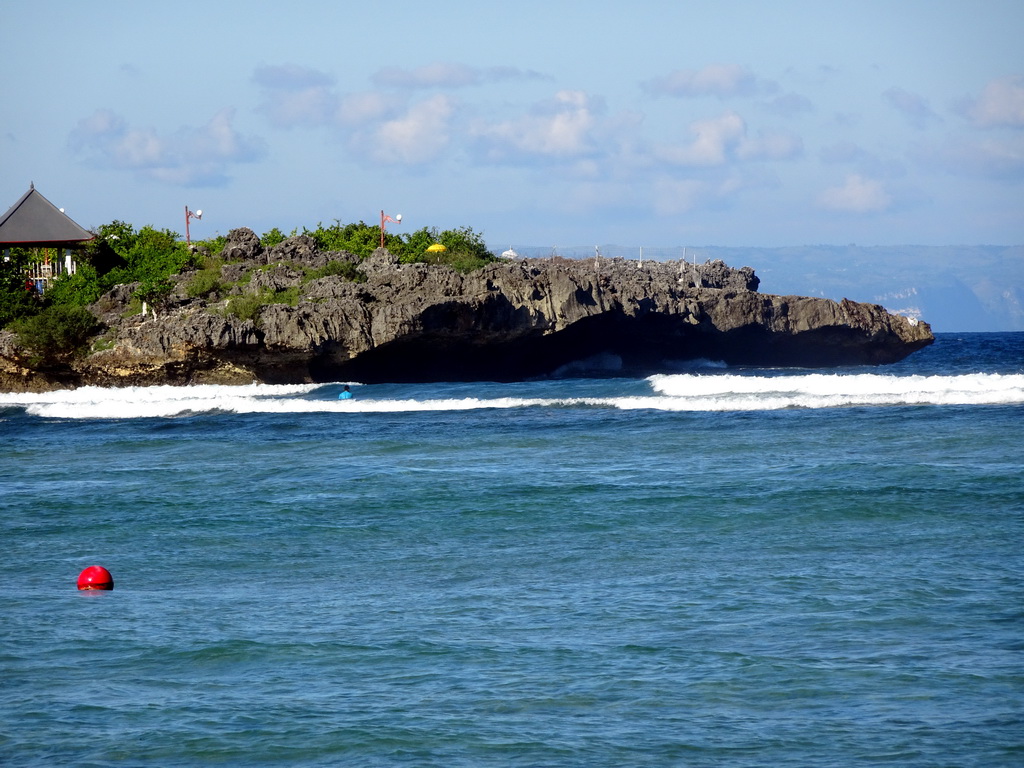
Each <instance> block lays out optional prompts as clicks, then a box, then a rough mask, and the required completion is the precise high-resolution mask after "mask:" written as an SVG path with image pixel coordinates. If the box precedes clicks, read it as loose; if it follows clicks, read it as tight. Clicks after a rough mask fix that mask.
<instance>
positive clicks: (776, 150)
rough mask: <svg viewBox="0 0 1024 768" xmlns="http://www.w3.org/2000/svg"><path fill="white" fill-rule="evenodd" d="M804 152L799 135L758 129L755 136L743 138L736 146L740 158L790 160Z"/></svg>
mask: <svg viewBox="0 0 1024 768" xmlns="http://www.w3.org/2000/svg"><path fill="white" fill-rule="evenodd" d="M803 152H804V143H803V141H802V140H801V139H800V137H799V136H794V135H793V134H790V133H766V132H763V131H759V132H758V134H757V137H756V138H753V139H749V138H744V139H743V141H741V142H740V144H739V146H738V147H737V148H736V156H737V157H738V158H740V159H741V160H791V159H793V158H796V157H799V156H800V155H802V154H803Z"/></svg>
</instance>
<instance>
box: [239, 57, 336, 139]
mask: <svg viewBox="0 0 1024 768" xmlns="http://www.w3.org/2000/svg"><path fill="white" fill-rule="evenodd" d="M252 79H253V81H254V82H255V83H257V84H258V85H259V86H260V87H261V88H262V89H263V103H262V104H260V106H259V107H258V108H257V109H258V111H259V112H262V113H263V114H265V115H266V116H267V118H268V119H269V120H270V122H271V123H272V124H273V125H276V126H278V127H281V128H291V127H295V126H310V125H324V124H326V123H329V122H330V121H331V119H332V118H333V116H334V115H335V114H336V113H337V111H338V96H337V94H336V93H335V91H334V78H333V77H331V76H330V75H328V74H326V73H324V72H320V71H317V70H315V69H308V68H306V67H299V66H296V65H293V64H285V65H281V66H264V67H259V68H257V69H256V71H255V72H254V73H253V77H252Z"/></svg>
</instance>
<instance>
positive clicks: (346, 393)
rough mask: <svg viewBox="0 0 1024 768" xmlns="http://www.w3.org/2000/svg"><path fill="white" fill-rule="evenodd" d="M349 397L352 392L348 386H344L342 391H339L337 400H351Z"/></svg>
mask: <svg viewBox="0 0 1024 768" xmlns="http://www.w3.org/2000/svg"><path fill="white" fill-rule="evenodd" d="M351 397H352V391H351V390H350V389H349V388H348V384H346V385H345V388H344V389H343V390H341V394H340V395H338V399H339V400H349V399H351Z"/></svg>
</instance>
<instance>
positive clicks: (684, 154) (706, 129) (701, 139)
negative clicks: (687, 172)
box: [656, 111, 747, 166]
mask: <svg viewBox="0 0 1024 768" xmlns="http://www.w3.org/2000/svg"><path fill="white" fill-rule="evenodd" d="M746 130H747V126H746V124H745V123H744V122H743V118H742V117H740V116H739V115H738V114H736V113H735V112H732V111H727V112H723V113H722V114H721V115H719V116H718V117H714V118H710V119H708V120H697V121H695V122H693V123H690V133H692V134H693V135H694V138H693V140H692V141H691V142H690V143H689V144H686V145H682V146H680V145H670V146H662V147H661V148H659V149H658V150H656V155H657V156H658V158H659V159H660V160H663V161H665V162H668V163H672V164H673V165H690V166H710V165H722V164H724V163H725V162H726V160H727V159H728V156H729V153H730V150H731V149H732V148H734V147H735V146H736V145H737V144H738V143H739V142H740V140H741V139H742V138H743V135H744V133H745V132H746Z"/></svg>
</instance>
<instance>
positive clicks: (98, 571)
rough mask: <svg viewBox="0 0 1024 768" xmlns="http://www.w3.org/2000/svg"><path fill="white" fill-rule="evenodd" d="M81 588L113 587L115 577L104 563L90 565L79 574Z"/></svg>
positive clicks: (79, 586)
mask: <svg viewBox="0 0 1024 768" xmlns="http://www.w3.org/2000/svg"><path fill="white" fill-rule="evenodd" d="M78 588H79V589H113V588H114V577H113V576H111V575H110V571H108V570H107V569H106V568H104V567H103V566H102V565H90V566H89V567H88V568H86V569H85V570H84V571H82V572H81V573H80V574H78Z"/></svg>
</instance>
